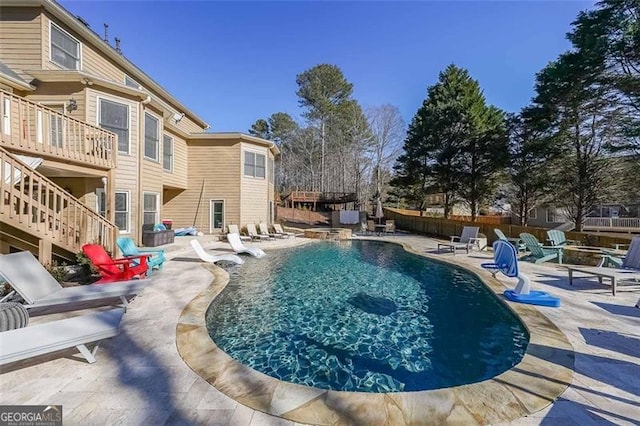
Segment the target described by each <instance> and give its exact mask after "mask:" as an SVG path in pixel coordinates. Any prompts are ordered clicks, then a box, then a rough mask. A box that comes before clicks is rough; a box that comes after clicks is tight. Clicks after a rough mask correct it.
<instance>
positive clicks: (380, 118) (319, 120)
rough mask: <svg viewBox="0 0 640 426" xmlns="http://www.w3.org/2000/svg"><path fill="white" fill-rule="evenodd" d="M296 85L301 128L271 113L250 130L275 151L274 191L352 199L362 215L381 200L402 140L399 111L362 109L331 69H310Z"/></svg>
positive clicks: (339, 74)
mask: <svg viewBox="0 0 640 426" xmlns="http://www.w3.org/2000/svg"><path fill="white" fill-rule="evenodd" d="M296 83H297V85H298V90H297V91H296V95H297V96H298V103H299V106H300V107H301V108H302V110H303V112H302V117H303V119H304V122H303V123H298V122H297V121H296V120H294V119H293V118H292V117H291V116H290V115H289V114H287V113H285V112H276V113H274V114H272V115H270V116H269V117H268V118H261V119H258V120H257V121H256V122H255V123H253V124H252V125H251V128H250V129H249V133H250V134H252V135H254V136H258V137H261V138H264V139H268V140H271V141H273V142H274V143H275V144H276V145H277V146H278V148H279V149H280V156H279V158H278V159H277V161H276V170H277V171H276V188H277V190H278V191H279V192H280V193H281V194H286V193H288V192H289V191H291V190H298V191H320V192H343V193H355V194H356V198H357V200H358V201H357V203H356V204H357V205H356V208H362V209H366V208H368V207H369V206H370V205H371V201H372V200H374V199H377V198H381V197H386V191H387V188H388V182H389V180H390V176H391V165H392V164H393V161H394V160H395V158H396V157H397V155H398V151H399V148H400V146H401V145H402V141H403V138H404V135H405V127H406V126H405V123H404V121H403V119H402V117H401V115H400V112H399V110H398V108H397V107H395V106H392V105H381V106H375V107H370V108H366V109H364V108H363V107H362V106H361V105H360V104H359V103H358V101H357V100H356V99H354V98H353V84H351V83H350V82H349V81H348V80H347V79H346V78H345V76H344V74H343V73H342V70H341V69H340V68H339V67H337V66H335V65H329V64H320V65H317V66H314V67H312V68H310V69H308V70H306V71H304V72H302V73H301V74H299V75H298V76H297V77H296Z"/></svg>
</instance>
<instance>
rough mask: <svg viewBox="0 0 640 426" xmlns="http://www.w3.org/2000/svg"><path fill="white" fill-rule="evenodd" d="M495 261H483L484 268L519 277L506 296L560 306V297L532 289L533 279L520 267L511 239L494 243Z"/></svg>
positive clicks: (515, 300)
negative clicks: (522, 271)
mask: <svg viewBox="0 0 640 426" xmlns="http://www.w3.org/2000/svg"><path fill="white" fill-rule="evenodd" d="M493 259H494V260H493V263H483V264H481V265H480V266H482V267H483V268H484V269H487V270H489V271H491V274H492V275H493V276H494V277H495V276H496V274H497V273H498V272H501V273H502V274H504V275H505V276H507V277H510V278H517V279H518V284H517V285H516V287H515V288H514V289H513V290H505V291H504V296H505V297H506V298H507V299H509V300H511V301H513V302H519V303H529V304H532V305H541V306H552V307H558V306H560V299H559V298H557V297H554V296H551V295H550V294H549V293H547V292H544V291H531V280H530V279H529V277H528V276H526V275H525V274H523V273H521V272H520V269H519V268H518V251H517V249H516V248H515V247H514V246H513V244H511V243H510V242H509V241H505V240H496V241H495V242H494V243H493Z"/></svg>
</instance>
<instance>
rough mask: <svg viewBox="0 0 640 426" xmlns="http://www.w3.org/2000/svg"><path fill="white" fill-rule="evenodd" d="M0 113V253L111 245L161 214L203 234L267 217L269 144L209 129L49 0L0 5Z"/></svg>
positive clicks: (272, 151) (46, 254)
mask: <svg viewBox="0 0 640 426" xmlns="http://www.w3.org/2000/svg"><path fill="white" fill-rule="evenodd" d="M0 115H1V116H0V135H1V138H0V155H1V156H2V158H3V160H2V168H0V171H2V169H3V168H4V171H3V179H2V180H0V183H2V184H3V185H2V191H3V193H2V197H3V198H2V199H3V200H4V202H3V203H0V223H2V224H4V225H5V226H3V231H2V232H0V253H6V252H8V251H9V250H15V249H22V250H24V249H29V250H32V251H34V252H35V253H38V254H39V255H40V257H41V260H44V261H47V260H48V259H49V258H50V257H51V252H52V251H53V252H54V254H57V255H60V256H64V255H66V256H67V257H68V256H69V253H74V252H77V251H78V250H79V247H80V246H81V244H83V243H86V242H90V241H98V242H101V243H103V244H104V245H105V246H107V247H108V248H109V249H110V250H115V245H114V240H115V237H116V236H117V235H120V234H122V235H130V236H132V237H133V238H134V239H135V240H136V241H138V242H139V241H140V240H141V232H142V225H143V224H154V223H158V222H160V221H161V220H162V219H173V220H174V224H175V225H174V226H190V225H192V224H193V223H194V221H195V222H196V225H197V226H198V228H199V229H198V230H199V231H202V232H205V233H208V232H218V231H219V230H221V229H222V227H223V226H224V225H225V224H226V223H232V222H233V223H239V224H244V223H243V222H244V221H255V222H258V221H271V220H272V218H273V207H272V204H273V159H274V156H275V155H277V154H278V150H277V148H276V147H275V145H274V144H273V143H271V142H269V141H266V140H263V139H259V138H255V137H251V136H247V135H242V134H239V133H229V134H216V133H205V131H206V130H207V129H208V128H209V126H208V125H207V124H206V123H205V122H204V121H203V120H202V119H201V118H200V117H198V116H197V115H196V114H195V113H193V112H192V111H190V110H189V109H188V108H187V107H186V106H185V105H183V104H182V103H181V102H180V101H179V100H177V99H176V98H175V97H173V96H172V95H171V94H170V93H168V92H167V91H166V90H165V89H164V88H162V87H161V86H160V85H159V84H158V83H156V82H155V81H154V80H152V79H151V78H150V77H149V76H148V75H147V74H146V73H144V72H143V71H142V70H141V69H139V68H138V67H136V66H135V65H134V64H133V63H132V62H130V61H129V60H128V59H127V58H126V57H125V56H124V55H123V54H122V53H121V52H120V50H119V49H117V48H114V47H112V46H111V45H110V44H109V43H108V42H105V41H104V40H103V39H102V38H101V37H100V36H99V35H98V34H96V33H95V32H93V31H92V30H91V29H90V28H89V27H88V25H86V24H85V23H84V21H82V20H80V18H77V17H75V16H73V15H72V14H71V13H69V12H68V11H67V10H65V9H64V8H63V7H61V6H60V5H59V4H57V3H56V2H54V1H52V0H26V1H25V0H21V1H17V0H3V2H2V4H1V6H0ZM245 153H250V154H245ZM15 155H21V156H22V157H20V158H18V160H20V161H23V162H26V163H27V164H28V165H29V167H31V168H34V167H35V168H37V169H36V170H35V171H33V170H31V169H29V168H28V169H24V168H23V164H22V163H20V162H19V161H17V160H16V157H15ZM263 157H264V158H263ZM250 171H251V172H252V174H253V175H252V176H251V178H249V177H248V173H249V172H250ZM9 175H11V176H13V177H14V178H9V177H8V176H9ZM31 182H32V183H31ZM203 182H204V188H205V191H206V192H202V197H200V193H201V191H202V183H203ZM200 198H202V199H200ZM198 201H200V202H198ZM196 211H197V217H196ZM94 212H97V213H99V215H96V214H95V213H94ZM29 216H30V217H29ZM102 216H104V218H103V217H102ZM229 221H232V222H229Z"/></svg>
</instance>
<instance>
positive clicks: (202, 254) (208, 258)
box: [189, 234, 244, 265]
mask: <svg viewBox="0 0 640 426" xmlns="http://www.w3.org/2000/svg"><path fill="white" fill-rule="evenodd" d="M234 235H235V234H234ZM189 243H190V244H191V247H192V248H193V249H194V250H195V252H196V254H197V255H198V257H199V258H200V260H202V261H204V262H207V263H215V262H220V261H222V260H226V261H227V262H233V263H236V264H238V265H242V264H243V263H244V260H242V259H240V258H239V257H238V256H236V255H235V254H217V255H213V254H209V253H207V252H206V251H205V249H204V247H202V245H201V244H200V241H198V240H196V239H193V240H191V241H189Z"/></svg>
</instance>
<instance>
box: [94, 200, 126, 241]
mask: <svg viewBox="0 0 640 426" xmlns="http://www.w3.org/2000/svg"><path fill="white" fill-rule="evenodd" d="M96 195H97V204H98V206H97V207H98V213H100V214H101V215H102V216H105V215H106V210H105V209H106V200H105V195H104V189H96ZM115 197H116V200H115V223H116V226H117V227H118V229H119V230H120V232H121V233H128V232H129V210H130V208H129V192H128V191H117V190H116V194H115Z"/></svg>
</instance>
